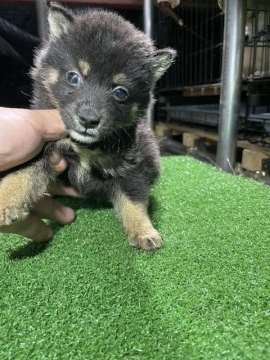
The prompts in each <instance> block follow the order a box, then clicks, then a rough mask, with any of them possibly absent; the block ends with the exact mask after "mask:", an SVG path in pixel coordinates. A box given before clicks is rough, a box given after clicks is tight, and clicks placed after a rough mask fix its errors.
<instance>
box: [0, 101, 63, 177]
mask: <svg viewBox="0 0 270 360" xmlns="http://www.w3.org/2000/svg"><path fill="white" fill-rule="evenodd" d="M66 134H67V131H66V129H65V125H64V123H63V121H62V119H61V117H60V114H59V112H58V111H57V110H28V109H13V108H3V107H0V172H1V171H4V170H7V169H10V168H12V167H14V166H17V165H19V164H23V163H25V162H26V161H28V160H30V159H32V158H33V157H34V156H35V155H37V154H38V153H39V152H40V151H41V149H42V148H43V146H44V144H45V142H47V141H55V140H59V139H61V138H63V137H64V136H66Z"/></svg>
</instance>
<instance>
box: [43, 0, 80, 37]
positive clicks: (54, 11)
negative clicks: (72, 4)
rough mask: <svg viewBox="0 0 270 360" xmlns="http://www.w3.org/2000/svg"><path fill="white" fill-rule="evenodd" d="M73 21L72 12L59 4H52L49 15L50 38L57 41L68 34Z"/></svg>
mask: <svg viewBox="0 0 270 360" xmlns="http://www.w3.org/2000/svg"><path fill="white" fill-rule="evenodd" d="M73 21H74V17H73V14H72V13H71V12H69V11H68V10H67V9H66V8H64V7H63V6H61V5H59V4H58V3H51V6H50V9H49V15H48V22H49V29H50V38H52V39H57V38H59V37H60V36H61V35H62V34H64V33H66V32H67V31H68V29H69V27H70V25H71V24H72V23H73Z"/></svg>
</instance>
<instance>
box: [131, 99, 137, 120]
mask: <svg viewBox="0 0 270 360" xmlns="http://www.w3.org/2000/svg"><path fill="white" fill-rule="evenodd" d="M138 109H139V107H138V104H136V103H135V104H133V105H132V108H131V115H132V118H133V119H135V118H136V115H137V113H138Z"/></svg>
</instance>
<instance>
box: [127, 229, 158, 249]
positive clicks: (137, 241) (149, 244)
mask: <svg viewBox="0 0 270 360" xmlns="http://www.w3.org/2000/svg"><path fill="white" fill-rule="evenodd" d="M129 242H130V245H132V246H135V247H137V248H141V249H143V250H155V249H158V248H160V247H161V246H162V244H163V241H162V237H161V236H160V235H159V233H158V232H157V231H156V230H154V229H153V231H151V232H149V233H145V234H140V235H136V236H134V237H132V238H129Z"/></svg>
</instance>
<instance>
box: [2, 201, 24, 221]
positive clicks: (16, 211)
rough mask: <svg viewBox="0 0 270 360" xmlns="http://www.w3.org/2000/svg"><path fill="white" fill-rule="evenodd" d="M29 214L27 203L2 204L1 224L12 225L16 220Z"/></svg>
mask: <svg viewBox="0 0 270 360" xmlns="http://www.w3.org/2000/svg"><path fill="white" fill-rule="evenodd" d="M27 215H29V209H28V208H27V206H26V205H22V206H18V205H17V206H16V205H15V206H14V205H11V204H8V205H7V206H3V204H1V205H0V226H1V225H11V224H13V223H14V222H16V221H20V220H23V219H24V218H25V217H26V216H27Z"/></svg>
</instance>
